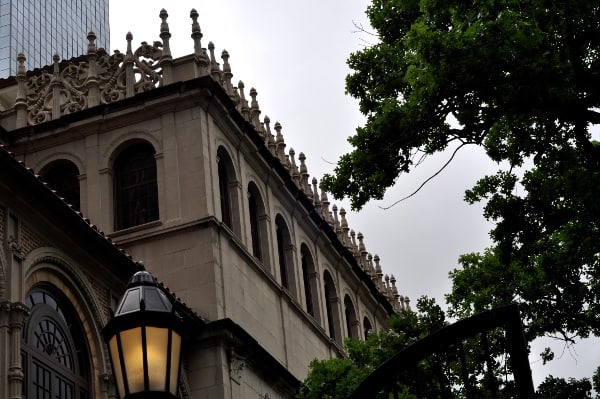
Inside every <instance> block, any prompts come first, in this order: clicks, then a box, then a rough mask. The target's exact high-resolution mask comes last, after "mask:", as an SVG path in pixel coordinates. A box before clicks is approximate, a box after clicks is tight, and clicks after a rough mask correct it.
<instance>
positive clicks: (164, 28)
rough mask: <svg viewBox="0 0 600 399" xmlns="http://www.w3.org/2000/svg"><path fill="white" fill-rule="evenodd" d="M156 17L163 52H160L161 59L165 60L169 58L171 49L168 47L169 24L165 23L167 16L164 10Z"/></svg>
mask: <svg viewBox="0 0 600 399" xmlns="http://www.w3.org/2000/svg"><path fill="white" fill-rule="evenodd" d="M158 16H159V17H160V20H161V22H160V38H161V39H162V41H163V51H162V57H163V58H167V57H171V47H170V45H169V39H170V38H171V32H170V31H169V23H168V22H167V18H168V17H169V14H168V13H167V10H165V9H164V8H163V9H162V10H160V14H158Z"/></svg>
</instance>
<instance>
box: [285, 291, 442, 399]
mask: <svg viewBox="0 0 600 399" xmlns="http://www.w3.org/2000/svg"><path fill="white" fill-rule="evenodd" d="M417 309H418V312H412V311H405V312H401V313H399V314H397V315H396V316H394V317H392V318H391V319H390V320H389V329H388V330H385V331H381V332H373V333H372V334H370V335H369V336H368V337H367V339H366V340H364V341H360V340H347V341H346V351H347V353H348V357H347V358H335V359H327V360H313V361H312V362H311V364H310V372H309V374H308V377H307V378H306V379H305V380H304V382H303V384H302V387H301V389H300V392H299V394H298V396H297V397H298V399H346V398H347V397H348V396H349V395H350V394H351V393H352V392H353V391H354V390H355V389H356V387H357V386H358V385H359V384H360V382H361V381H362V380H363V379H364V378H365V377H366V376H367V375H369V374H370V373H371V372H372V371H373V370H375V369H376V368H377V367H378V366H379V365H380V364H381V363H382V362H384V361H385V360H387V359H389V358H390V357H391V356H392V355H394V354H395V353H396V352H397V351H399V350H400V349H402V348H404V347H406V346H408V345H410V344H412V343H414V342H416V341H417V340H419V339H421V338H423V337H425V336H427V335H428V334H430V333H431V332H433V331H435V330H438V329H440V328H442V327H443V326H445V325H446V324H447V323H446V320H445V314H444V312H443V311H442V309H441V308H440V307H439V306H438V305H437V304H435V301H433V300H431V299H427V298H420V299H419V300H418V301H417ZM420 372H422V373H424V374H423V375H426V376H429V377H431V370H427V368H425V367H422V368H421V369H420ZM428 379H429V380H430V381H432V380H433V379H432V378H428ZM415 398H416V396H414V393H411V389H410V387H408V386H407V387H404V388H403V392H402V393H401V396H399V397H398V399H415Z"/></svg>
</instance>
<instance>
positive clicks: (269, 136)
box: [264, 115, 277, 156]
mask: <svg viewBox="0 0 600 399" xmlns="http://www.w3.org/2000/svg"><path fill="white" fill-rule="evenodd" d="M264 121H265V145H266V146H267V148H268V149H269V151H270V152H271V154H272V155H273V156H276V155H277V154H276V151H275V149H276V146H275V138H274V136H273V133H271V118H269V117H268V116H266V115H265V119H264Z"/></svg>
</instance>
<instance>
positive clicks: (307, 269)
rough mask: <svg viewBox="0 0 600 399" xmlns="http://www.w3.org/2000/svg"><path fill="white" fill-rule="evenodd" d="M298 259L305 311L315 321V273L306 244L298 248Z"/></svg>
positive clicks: (316, 304)
mask: <svg viewBox="0 0 600 399" xmlns="http://www.w3.org/2000/svg"><path fill="white" fill-rule="evenodd" d="M300 258H301V262H302V280H303V283H304V297H305V300H306V311H307V312H308V314H310V315H311V316H313V317H314V318H315V319H317V321H320V320H319V319H320V318H319V301H318V300H317V290H318V288H317V271H316V269H315V263H314V261H313V258H312V256H311V254H310V251H309V250H308V247H307V246H306V244H302V245H301V246H300Z"/></svg>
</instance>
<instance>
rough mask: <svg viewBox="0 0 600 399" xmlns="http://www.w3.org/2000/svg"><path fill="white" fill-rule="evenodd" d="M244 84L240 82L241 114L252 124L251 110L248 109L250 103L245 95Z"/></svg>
mask: <svg viewBox="0 0 600 399" xmlns="http://www.w3.org/2000/svg"><path fill="white" fill-rule="evenodd" d="M244 87H245V86H244V82H242V81H241V80H240V81H239V82H238V92H239V93H240V112H241V113H242V116H243V117H244V119H245V120H247V121H248V122H250V108H249V107H248V101H247V100H246V95H245V94H244Z"/></svg>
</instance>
